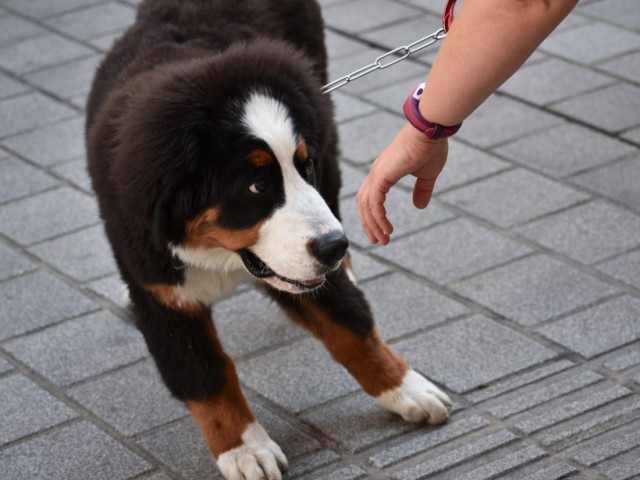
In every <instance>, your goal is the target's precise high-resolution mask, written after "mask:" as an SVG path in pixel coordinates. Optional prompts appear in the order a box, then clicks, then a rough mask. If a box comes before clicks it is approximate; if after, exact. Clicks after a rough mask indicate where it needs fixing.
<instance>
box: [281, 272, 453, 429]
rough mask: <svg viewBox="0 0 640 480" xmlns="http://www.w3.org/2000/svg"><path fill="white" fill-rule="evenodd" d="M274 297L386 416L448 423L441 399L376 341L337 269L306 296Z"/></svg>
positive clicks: (359, 301)
mask: <svg viewBox="0 0 640 480" xmlns="http://www.w3.org/2000/svg"><path fill="white" fill-rule="evenodd" d="M274 296H275V298H276V299H277V300H278V302H279V303H280V304H281V305H282V306H283V307H284V309H285V310H286V311H287V313H288V314H289V316H290V317H291V318H292V319H293V320H294V321H296V322H297V323H299V324H301V325H302V326H304V327H305V328H307V329H308V330H310V331H311V332H312V333H313V334H314V335H315V336H316V337H317V338H319V339H320V340H321V341H322V342H323V343H324V345H325V346H326V348H327V350H328V351H329V352H330V353H331V355H332V356H333V358H334V359H336V360H337V361H338V362H339V363H341V364H342V365H343V366H344V367H345V368H346V369H347V370H348V371H349V372H350V373H351V375H353V377H354V378H355V379H356V380H357V381H358V383H360V385H361V386H362V388H363V389H364V391H365V392H367V393H368V394H369V395H371V396H373V397H375V399H376V400H377V401H378V403H379V404H380V405H382V406H383V407H385V408H386V409H387V410H390V411H392V412H395V413H397V414H399V415H401V416H402V417H403V418H404V419H405V420H407V421H410V422H421V421H426V422H428V423H429V424H439V423H442V422H444V421H445V420H446V419H447V418H448V416H449V409H450V408H451V400H450V399H449V397H448V396H447V394H446V393H444V392H442V391H441V390H440V389H439V388H438V387H436V386H435V385H434V384H433V383H431V382H430V381H429V380H427V379H426V378H425V377H423V376H422V375H420V374H419V373H418V372H416V371H415V370H413V369H412V368H411V367H410V366H409V365H408V364H407V363H406V362H405V361H404V360H403V359H402V358H401V357H400V356H398V355H397V354H396V353H395V352H394V351H393V350H391V348H390V347H389V346H388V345H387V344H386V343H385V341H384V340H383V339H382V338H381V337H380V335H379V334H378V331H377V330H376V328H375V327H374V324H373V319H372V316H371V313H370V310H369V306H368V304H367V302H366V300H365V299H364V296H363V294H362V292H361V291H360V290H359V289H358V288H357V287H356V286H355V285H354V284H353V283H352V282H351V281H350V280H349V279H348V277H347V274H346V272H345V271H344V269H343V268H341V269H340V270H338V271H336V272H334V273H332V274H331V276H330V278H328V281H327V285H326V286H325V287H322V288H321V289H320V290H318V291H316V292H313V293H312V294H310V295H305V296H290V295H287V296H283V295H274Z"/></svg>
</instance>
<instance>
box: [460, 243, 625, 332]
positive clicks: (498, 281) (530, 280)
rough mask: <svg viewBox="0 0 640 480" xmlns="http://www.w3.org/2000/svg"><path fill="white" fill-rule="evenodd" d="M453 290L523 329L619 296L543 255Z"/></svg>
mask: <svg viewBox="0 0 640 480" xmlns="http://www.w3.org/2000/svg"><path fill="white" fill-rule="evenodd" d="M453 288H454V289H455V290H456V291H458V292H459V293H461V294H462V295H464V296H466V297H469V298H471V299H472V300H474V301H476V302H478V303H480V304H482V305H485V306H486V307H489V308H491V309H492V310H494V311H496V312H498V313H500V314H501V315H504V316H505V317H508V318H510V319H512V320H515V321H516V322H518V323H520V324H522V325H535V324H537V323H540V322H542V321H545V320H548V319H550V318H552V317H555V316H557V315H561V314H563V313H566V312H569V311H571V310H573V309H575V308H577V307H580V306H582V305H584V304H585V303H590V302H593V301H596V300H597V299H599V298H603V297H605V296H607V295H611V294H613V293H615V292H616V289H615V288H614V287H612V286H610V285H608V284H606V283H604V282H601V281H599V280H596V279H595V278H592V277H590V276H588V275H586V274H584V273H582V272H580V271H578V270H576V269H574V268H572V267H569V266H567V265H564V264H562V263H560V262H558V261H557V260H554V259H551V258H549V257H546V256H541V255H535V256H533V257H527V258H524V259H522V260H517V261H515V262H513V263H510V264H508V265H505V266H503V267H500V268H497V269H494V270H490V271H488V272H486V273H483V274H481V275H478V276H476V277H473V278H470V279H468V280H466V281H463V282H460V283H457V284H454V285H453Z"/></svg>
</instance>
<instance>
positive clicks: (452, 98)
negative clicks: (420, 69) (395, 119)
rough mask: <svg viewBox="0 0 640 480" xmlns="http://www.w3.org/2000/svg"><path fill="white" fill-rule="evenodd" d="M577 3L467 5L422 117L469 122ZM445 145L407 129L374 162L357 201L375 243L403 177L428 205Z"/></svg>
mask: <svg viewBox="0 0 640 480" xmlns="http://www.w3.org/2000/svg"><path fill="white" fill-rule="evenodd" d="M576 3H577V0H465V1H464V3H463V4H462V6H461V7H460V10H459V12H458V14H457V16H456V18H455V20H454V22H453V23H452V24H451V28H450V29H449V32H448V33H447V37H446V38H445V40H444V43H443V45H442V48H441V50H440V52H439V53H438V56H437V57H436V60H435V62H434V65H433V68H432V69H431V72H430V73H429V76H428V78H427V83H426V87H425V90H424V92H423V94H422V97H421V99H420V103H419V110H420V114H421V115H422V116H423V117H424V118H426V119H428V120H429V121H431V122H434V123H438V124H441V125H455V124H457V123H460V122H462V121H463V120H464V119H465V118H467V117H468V116H469V115H470V114H471V113H472V112H473V111H474V110H475V109H476V108H477V107H478V106H480V105H481V104H482V103H483V102H484V101H485V100H486V99H487V98H488V97H489V95H491V94H492V93H493V92H494V91H495V90H496V89H497V88H498V87H499V86H500V85H502V83H504V82H505V81H506V80H507V79H508V78H509V77H510V76H511V75H513V73H515V72H516V71H517V70H518V68H520V66H521V65H522V64H523V63H524V62H525V61H526V59H527V58H529V56H530V55H531V54H532V53H533V52H534V50H535V49H536V48H537V47H538V45H540V43H542V41H543V40H544V39H545V38H546V37H547V36H548V35H549V34H550V33H551V32H552V31H553V29H554V28H555V27H556V26H557V25H558V24H559V23H560V22H561V21H562V20H563V19H564V18H565V17H566V16H567V15H568V14H569V12H570V11H571V10H572V9H573V7H574V6H575V5H576ZM447 147H448V146H447V140H446V139H438V140H430V139H428V138H427V137H426V136H425V135H424V134H422V133H421V132H419V131H418V130H416V129H415V128H414V127H413V126H412V125H410V124H408V123H407V124H405V126H404V127H403V128H402V130H401V131H400V132H399V133H398V135H397V136H396V137H395V138H394V140H393V141H392V142H391V144H390V145H389V146H388V147H387V148H386V149H385V150H384V151H383V152H382V153H381V154H380V156H379V157H378V158H377V159H376V160H375V161H374V163H373V165H372V167H371V170H370V172H369V174H368V175H367V177H366V178H365V180H364V182H363V184H362V186H361V187H360V190H359V192H358V195H357V197H356V202H357V205H358V212H359V214H360V219H361V222H362V226H363V228H364V231H365V233H366V234H367V236H368V237H369V240H370V241H371V242H372V243H378V242H380V243H382V244H386V243H388V242H389V240H390V237H389V236H390V234H391V233H392V231H393V226H392V225H391V223H390V222H389V220H388V218H387V215H386V211H385V208H384V201H385V199H386V194H387V192H388V191H389V190H390V189H391V187H392V186H393V185H395V184H396V183H397V182H398V181H399V180H400V179H401V178H402V177H404V176H406V175H408V174H412V175H414V176H415V177H416V183H415V186H414V193H413V202H414V205H415V206H416V207H418V208H425V207H426V206H427V204H428V203H429V200H430V198H431V194H432V192H433V187H434V185H435V181H436V178H437V177H438V175H439V174H440V171H441V170H442V168H443V167H444V164H445V162H446V159H447V153H448V148H447Z"/></svg>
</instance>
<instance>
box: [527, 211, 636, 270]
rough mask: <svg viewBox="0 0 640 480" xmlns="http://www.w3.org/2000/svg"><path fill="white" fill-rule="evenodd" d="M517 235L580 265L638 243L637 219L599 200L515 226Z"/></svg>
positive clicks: (625, 249) (614, 253)
mask: <svg viewBox="0 0 640 480" xmlns="http://www.w3.org/2000/svg"><path fill="white" fill-rule="evenodd" d="M517 232H518V233H519V234H520V235H523V236H525V237H527V238H528V239H530V240H532V241H534V242H536V243H538V244H540V245H542V246H544V247H547V248H550V249H552V250H555V251H557V252H560V253H563V254H565V255H567V256H569V257H571V258H574V259H576V260H578V261H580V262H583V263H595V262H597V261H599V260H604V259H605V258H607V257H610V256H613V255H616V254H619V253H623V252H625V251H627V250H629V249H632V248H633V247H636V246H637V245H638V244H639V243H640V217H638V216H636V215H633V214H632V213H629V212H627V211H625V210H622V209H621V208H618V207H614V206H612V205H609V204H607V203H605V202H602V201H600V200H595V201H593V202H590V203H588V204H585V205H580V206H577V207H574V208H571V209H569V210H566V211H564V212H561V213H557V214H555V215H551V216H549V217H546V218H543V219H541V220H537V221H534V222H532V223H530V224H528V225H525V226H523V227H518V228H517Z"/></svg>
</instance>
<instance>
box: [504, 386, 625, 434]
mask: <svg viewBox="0 0 640 480" xmlns="http://www.w3.org/2000/svg"><path fill="white" fill-rule="evenodd" d="M630 393H631V391H630V390H628V389H627V388H624V387H622V386H620V385H616V384H613V383H611V382H609V381H604V382H600V383H597V384H595V385H590V386H588V387H586V388H583V389H581V390H578V391H576V392H573V393H571V394H569V395H566V396H564V397H560V398H557V399H555V400H552V401H551V402H547V403H544V404H542V405H539V406H537V407H534V408H531V409H529V410H526V411H524V412H522V413H520V414H518V415H514V416H513V417H511V418H510V419H509V420H508V422H507V423H508V424H510V425H513V426H514V427H516V428H519V429H520V430H522V431H523V432H524V433H527V434H531V433H533V432H537V431H540V430H543V429H544V428H547V427H551V426H553V425H555V424H557V423H560V422H562V421H565V420H568V419H570V418H572V417H575V416H577V415H580V414H581V413H584V412H588V411H589V410H592V409H595V408H597V407H600V406H602V405H606V404H607V403H609V402H611V401H613V400H617V399H620V398H622V397H625V396H628V395H629V394H630Z"/></svg>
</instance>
